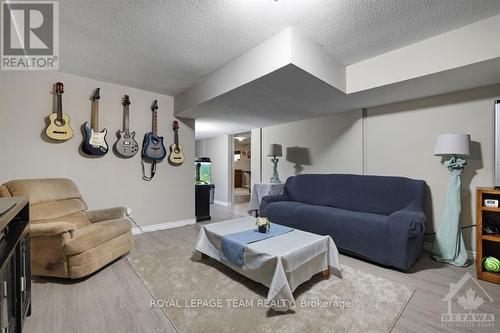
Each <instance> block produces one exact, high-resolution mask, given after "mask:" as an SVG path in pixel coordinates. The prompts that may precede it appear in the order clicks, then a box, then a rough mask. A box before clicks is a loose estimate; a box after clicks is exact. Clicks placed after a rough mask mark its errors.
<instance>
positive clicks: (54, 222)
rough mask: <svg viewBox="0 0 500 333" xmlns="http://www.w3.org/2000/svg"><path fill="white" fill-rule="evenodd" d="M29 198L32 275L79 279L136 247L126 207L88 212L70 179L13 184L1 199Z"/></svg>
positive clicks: (7, 185)
mask: <svg viewBox="0 0 500 333" xmlns="http://www.w3.org/2000/svg"><path fill="white" fill-rule="evenodd" d="M11 196H20V197H29V201H30V235H31V271H32V274H33V275H44V276H54V277H63V278H71V279H76V278H81V277H84V276H86V275H89V274H91V273H93V272H95V271H97V270H98V269H99V268H101V267H103V266H105V265H106V264H108V263H110V262H112V261H113V260H115V259H117V258H119V257H121V256H123V255H125V254H127V253H128V252H130V250H131V249H132V244H133V242H132V232H131V225H130V223H129V222H128V221H127V220H126V219H125V208H123V207H117V208H110V209H101V210H93V211H87V205H86V204H85V201H83V199H82V196H81V194H80V191H79V190H78V187H77V186H76V185H75V183H74V182H73V181H71V180H69V179H27V180H14V181H10V182H7V183H5V184H3V185H1V186H0V197H11Z"/></svg>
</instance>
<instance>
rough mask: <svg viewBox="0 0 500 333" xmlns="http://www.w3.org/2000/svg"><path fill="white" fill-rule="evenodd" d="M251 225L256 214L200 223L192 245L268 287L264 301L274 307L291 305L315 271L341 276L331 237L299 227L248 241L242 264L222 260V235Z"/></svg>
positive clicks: (276, 308) (280, 307) (283, 308)
mask: <svg viewBox="0 0 500 333" xmlns="http://www.w3.org/2000/svg"><path fill="white" fill-rule="evenodd" d="M252 228H256V226H255V218H253V217H250V216H247V217H242V218H239V219H235V220H230V221H226V222H220V223H213V224H207V225H203V226H202V227H201V230H200V234H199V236H198V242H197V244H196V246H195V249H196V250H197V251H199V252H202V253H204V254H206V255H208V256H210V257H212V258H214V259H215V260H218V261H220V262H222V263H223V264H224V265H226V266H228V267H230V268H231V269H233V270H234V271H236V272H238V273H240V274H242V275H244V276H246V277H248V278H250V279H252V280H254V281H257V282H260V283H262V284H263V285H265V286H266V287H269V292H268V294H267V301H268V302H269V304H270V306H271V307H272V308H273V309H274V310H277V311H286V310H288V309H290V307H291V306H293V304H294V302H295V300H294V298H293V294H292V292H293V291H294V290H295V289H296V288H297V287H298V286H299V285H300V284H302V283H304V282H305V281H308V280H309V279H310V278H311V277H312V276H313V275H314V274H317V273H319V272H322V271H324V270H326V269H330V272H331V273H332V274H334V275H336V276H338V277H341V272H340V263H339V252H338V250H337V247H336V246H335V243H334V242H333V240H332V239H331V237H330V236H319V235H315V234H312V233H309V232H304V231H300V230H293V231H291V232H288V233H286V234H283V235H280V236H276V237H271V238H268V239H265V240H262V241H259V242H255V243H251V244H248V245H247V246H246V247H245V265H244V266H243V267H241V268H240V267H237V266H235V265H232V264H231V263H228V262H225V261H223V260H222V259H221V256H220V248H221V241H222V236H224V235H226V234H231V233H235V232H240V231H244V230H249V229H252ZM271 228H272V225H271Z"/></svg>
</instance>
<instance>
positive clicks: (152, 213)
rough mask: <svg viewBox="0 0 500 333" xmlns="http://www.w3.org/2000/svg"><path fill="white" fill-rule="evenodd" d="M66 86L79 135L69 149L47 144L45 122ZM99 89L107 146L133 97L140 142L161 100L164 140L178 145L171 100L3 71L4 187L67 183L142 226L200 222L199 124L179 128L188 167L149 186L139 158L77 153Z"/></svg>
mask: <svg viewBox="0 0 500 333" xmlns="http://www.w3.org/2000/svg"><path fill="white" fill-rule="evenodd" d="M56 81H62V82H63V83H64V86H65V92H64V95H63V111H64V112H65V113H67V114H69V116H70V117H71V126H72V128H73V130H74V136H73V138H72V139H71V140H69V141H68V142H64V143H48V142H46V141H44V139H43V135H42V133H44V128H45V124H44V118H45V117H47V116H48V115H49V114H50V113H51V112H52V95H51V91H52V85H53V84H54V83H55V82H56ZM96 87H100V88H101V100H100V122H99V123H100V126H102V127H106V128H107V129H108V136H107V140H108V144H109V145H110V146H111V145H113V144H114V142H115V141H116V136H115V132H116V131H117V130H118V129H120V128H121V127H122V106H121V104H120V101H121V98H122V96H123V95H124V94H128V95H130V98H131V102H132V104H131V106H130V126H131V129H133V130H135V131H136V132H137V136H136V139H137V141H138V142H139V144H140V143H141V142H142V137H143V135H144V133H146V132H147V131H150V128H151V111H150V105H151V103H152V101H153V100H154V99H158V104H159V110H158V117H159V122H158V123H159V133H160V135H162V136H164V137H165V144H166V145H169V144H171V143H172V141H173V132H172V130H171V123H172V121H173V120H174V117H173V98H172V97H170V96H166V95H160V94H155V93H150V92H147V91H142V90H137V89H133V88H129V87H124V86H119V85H115V84H111V83H106V82H100V81H95V80H90V79H86V78H82V77H77V76H72V75H67V74H63V73H58V72H48V71H46V72H44V71H33V72H21V71H2V72H1V73H0V140H1V141H2V142H4V143H5V144H2V145H1V146H0V183H3V182H6V181H8V180H12V179H19V178H44V177H67V178H71V179H73V180H74V181H75V182H76V183H77V184H78V186H79V188H80V190H81V192H82V194H83V197H84V198H85V200H86V202H87V204H88V205H89V207H90V208H91V209H93V208H106V207H113V206H122V205H123V206H127V207H130V208H132V209H133V211H134V215H135V217H136V220H137V222H138V223H139V224H141V225H151V224H158V223H165V222H171V221H178V220H185V219H192V218H194V178H195V176H194V174H195V170H194V163H191V162H192V161H193V157H194V126H193V125H194V124H193V122H192V121H189V123H186V122H182V121H181V122H180V131H179V139H180V143H182V144H183V146H184V149H185V151H184V153H185V156H186V162H185V163H184V165H182V166H180V167H173V166H170V165H169V164H168V163H167V161H164V162H163V163H161V164H159V165H158V171H157V174H156V176H155V178H154V179H153V180H152V181H151V182H146V181H143V180H142V178H141V175H142V173H141V163H140V153H139V154H137V155H136V156H135V157H133V158H132V159H128V160H124V159H120V158H118V157H116V156H115V155H114V154H113V152H111V151H110V152H108V154H107V155H105V156H103V157H102V158H87V157H84V156H82V155H81V154H80V153H79V146H80V144H81V141H82V134H81V132H80V126H81V124H83V123H84V122H85V121H89V120H90V105H91V103H90V100H89V96H90V95H91V93H92V90H93V89H94V88H96Z"/></svg>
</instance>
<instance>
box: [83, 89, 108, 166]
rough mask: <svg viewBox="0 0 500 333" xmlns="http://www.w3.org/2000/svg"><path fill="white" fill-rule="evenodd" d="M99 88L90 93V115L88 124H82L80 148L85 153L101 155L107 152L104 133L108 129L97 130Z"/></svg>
mask: <svg viewBox="0 0 500 333" xmlns="http://www.w3.org/2000/svg"><path fill="white" fill-rule="evenodd" d="M99 92H100V89H99V88H97V89H96V90H95V91H94V94H93V95H92V115H91V121H90V125H89V123H88V122H85V124H84V125H83V129H84V138H83V142H82V150H83V152H84V153H86V154H87V155H93V156H102V155H106V153H107V152H108V143H107V142H106V134H107V133H108V131H107V130H106V129H103V130H102V131H99V99H100V95H99Z"/></svg>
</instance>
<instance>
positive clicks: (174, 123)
mask: <svg viewBox="0 0 500 333" xmlns="http://www.w3.org/2000/svg"><path fill="white" fill-rule="evenodd" d="M172 129H173V130H174V131H177V130H178V129H179V123H178V122H177V120H174V122H173V123H172Z"/></svg>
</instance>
